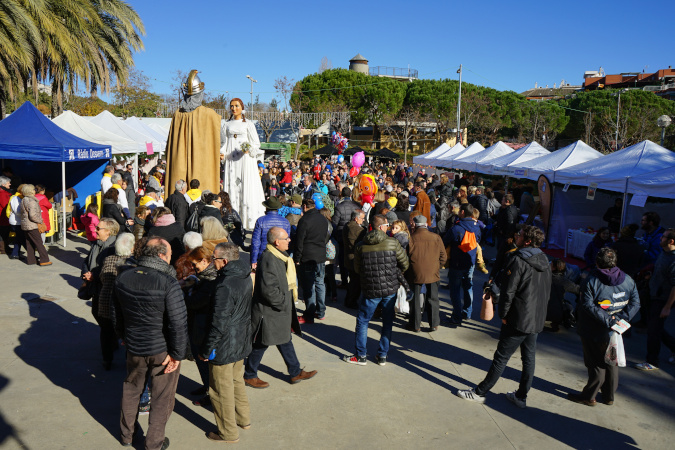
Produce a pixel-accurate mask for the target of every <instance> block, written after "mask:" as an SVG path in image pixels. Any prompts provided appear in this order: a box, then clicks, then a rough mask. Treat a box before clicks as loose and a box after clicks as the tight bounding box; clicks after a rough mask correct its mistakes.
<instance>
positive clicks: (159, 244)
mask: <svg viewBox="0 0 675 450" xmlns="http://www.w3.org/2000/svg"><path fill="white" fill-rule="evenodd" d="M166 244H167V242H166V241H165V240H164V239H162V238H160V237H157V236H154V237H151V238H150V239H149V240H148V242H146V244H145V247H143V248H142V249H141V256H149V257H157V258H159V255H166V254H167V252H168V251H169V246H168V245H166Z"/></svg>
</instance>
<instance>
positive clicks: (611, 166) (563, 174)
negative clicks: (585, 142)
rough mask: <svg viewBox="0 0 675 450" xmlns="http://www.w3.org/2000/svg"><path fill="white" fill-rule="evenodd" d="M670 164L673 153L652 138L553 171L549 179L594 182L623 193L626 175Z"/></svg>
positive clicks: (673, 162) (673, 160) (582, 183)
mask: <svg viewBox="0 0 675 450" xmlns="http://www.w3.org/2000/svg"><path fill="white" fill-rule="evenodd" d="M672 166H675V153H673V152H671V151H670V150H668V149H666V148H663V147H661V146H660V145H658V144H655V143H654V142H652V141H642V142H640V143H638V144H635V145H631V146H630V147H626V148H624V149H623V150H619V151H618V152H614V153H611V154H609V155H607V156H604V157H602V158H598V159H594V160H592V161H588V162H585V163H582V164H578V165H576V166H572V167H569V168H567V169H562V170H556V171H555V175H554V180H552V181H555V182H556V183H563V184H565V183H570V184H573V185H576V186H589V185H590V184H591V183H597V187H598V188H599V189H605V190H608V191H614V192H623V193H625V192H627V184H628V178H629V177H636V176H638V175H640V174H643V173H648V172H654V171H656V170H660V169H663V168H664V167H672Z"/></svg>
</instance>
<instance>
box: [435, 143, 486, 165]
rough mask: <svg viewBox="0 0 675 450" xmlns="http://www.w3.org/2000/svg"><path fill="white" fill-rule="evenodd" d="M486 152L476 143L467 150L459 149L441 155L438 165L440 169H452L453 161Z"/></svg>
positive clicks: (437, 160) (437, 161)
mask: <svg viewBox="0 0 675 450" xmlns="http://www.w3.org/2000/svg"><path fill="white" fill-rule="evenodd" d="M483 150H485V147H483V146H482V145H480V143H478V142H474V143H473V144H471V145H469V146H468V147H467V148H465V149H460V148H459V147H458V148H457V149H456V151H454V150H453V151H450V152H445V153H443V154H442V155H441V157H440V158H437V159H436V165H437V166H439V167H445V168H452V167H453V165H452V161H453V160H455V159H458V158H463V157H465V156H469V155H475V154H476V153H480V152H482V151H483Z"/></svg>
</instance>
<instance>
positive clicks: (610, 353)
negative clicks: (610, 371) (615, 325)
mask: <svg viewBox="0 0 675 450" xmlns="http://www.w3.org/2000/svg"><path fill="white" fill-rule="evenodd" d="M605 363H607V364H609V365H610V366H618V367H626V352H625V351H624V348H623V338H622V337H621V335H620V334H619V333H617V332H616V331H612V333H611V334H610V336H609V345H608V346H607V350H606V351H605Z"/></svg>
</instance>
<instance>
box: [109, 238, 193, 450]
mask: <svg viewBox="0 0 675 450" xmlns="http://www.w3.org/2000/svg"><path fill="white" fill-rule="evenodd" d="M169 261H171V246H170V245H169V243H168V242H167V241H165V240H164V239H161V238H151V239H150V240H148V242H147V244H146V245H145V247H144V248H143V249H142V250H141V256H140V257H139V259H138V267H136V268H133V269H129V270H127V271H125V272H123V273H122V274H120V276H118V277H117V280H116V281H115V292H114V299H113V323H114V325H115V330H116V331H117V333H118V335H119V336H120V337H121V338H122V339H123V340H124V342H125V343H126V347H127V377H126V379H125V380H124V385H123V389H122V414H121V419H120V428H121V442H122V445H124V446H126V447H130V446H131V444H132V442H131V441H132V438H133V436H134V427H135V424H136V419H137V417H138V405H139V402H140V399H141V394H142V392H143V389H144V388H145V384H146V382H147V380H148V379H150V380H151V383H152V408H151V409H150V419H149V425H148V430H147V433H146V436H145V448H146V449H160V448H161V449H166V448H167V447H168V446H169V439H168V438H165V436H164V432H165V429H166V423H167V421H168V420H169V417H170V415H171V411H173V406H174V402H175V399H176V386H177V385H178V378H179V376H180V370H179V365H180V362H181V360H182V359H184V358H185V356H186V352H187V348H188V331H187V311H186V308H185V301H184V300H183V291H181V288H180V286H179V285H178V281H176V271H175V270H174V269H173V267H171V266H170V265H169Z"/></svg>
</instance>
